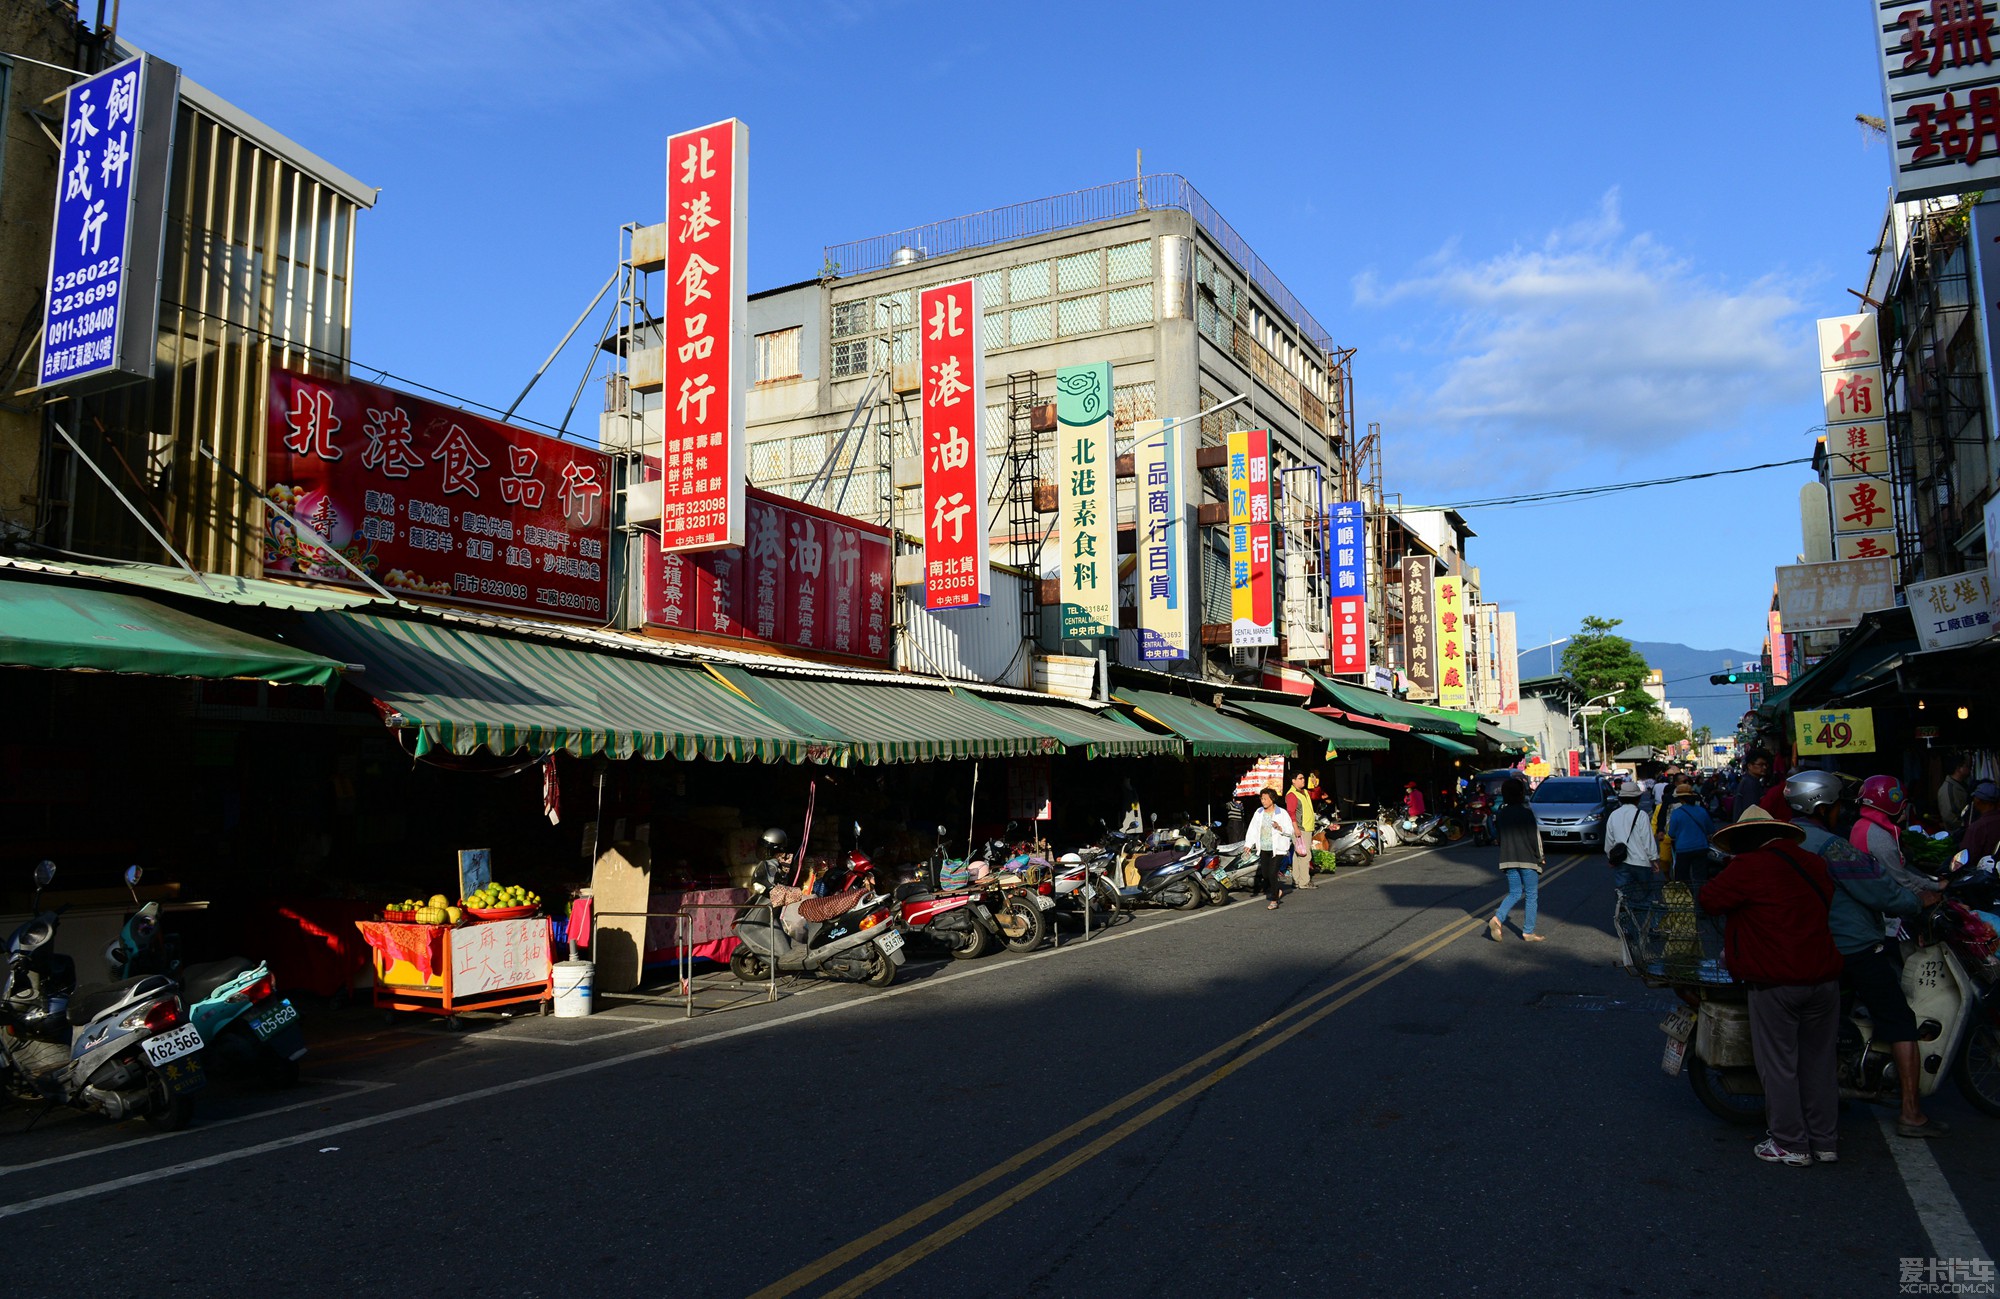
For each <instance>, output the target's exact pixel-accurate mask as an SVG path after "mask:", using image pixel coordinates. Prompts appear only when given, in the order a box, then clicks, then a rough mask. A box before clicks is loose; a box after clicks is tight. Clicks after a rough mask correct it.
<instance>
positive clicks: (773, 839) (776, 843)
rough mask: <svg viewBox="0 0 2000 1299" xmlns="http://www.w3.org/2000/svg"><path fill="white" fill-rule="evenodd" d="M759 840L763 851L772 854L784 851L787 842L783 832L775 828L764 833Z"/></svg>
mask: <svg viewBox="0 0 2000 1299" xmlns="http://www.w3.org/2000/svg"><path fill="white" fill-rule="evenodd" d="M761 840H762V842H763V844H764V848H765V850H766V851H767V852H772V853H781V852H783V851H784V850H785V844H786V843H787V842H788V841H787V839H786V838H785V832H784V831H783V830H779V829H776V828H775V827H774V828H772V829H769V830H766V831H764V833H763V835H762V836H761Z"/></svg>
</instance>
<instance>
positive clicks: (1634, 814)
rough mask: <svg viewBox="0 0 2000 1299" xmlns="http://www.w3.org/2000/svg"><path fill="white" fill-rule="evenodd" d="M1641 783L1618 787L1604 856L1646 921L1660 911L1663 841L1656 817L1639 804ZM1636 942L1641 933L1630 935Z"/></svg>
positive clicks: (1615, 883)
mask: <svg viewBox="0 0 2000 1299" xmlns="http://www.w3.org/2000/svg"><path fill="white" fill-rule="evenodd" d="M1639 792H1640V791H1639V786H1638V784H1637V782H1634V781H1627V782H1626V783H1625V784H1623V785H1621V786H1620V787H1619V789H1618V800H1619V801H1618V806H1617V808H1616V809H1614V810H1613V811H1612V813H1611V815H1610V816H1609V817H1607V818H1606V819H1605V822H1604V860H1605V861H1607V862H1609V863H1610V864H1611V887H1612V888H1613V889H1616V890H1617V892H1618V896H1619V897H1621V898H1623V899H1624V900H1625V906H1626V909H1627V910H1628V911H1630V912H1631V913H1632V914H1633V915H1634V916H1637V917H1640V918H1641V920H1642V923H1646V924H1650V923H1651V918H1652V917H1653V916H1654V915H1655V914H1656V913H1657V912H1658V911H1659V905H1660V866H1659V845H1658V842H1657V841H1656V840H1655V839H1654V838H1653V825H1652V820H1651V818H1649V817H1648V816H1647V815H1646V809H1645V808H1643V807H1641V806H1639ZM1627 937H1628V938H1629V939H1630V940H1632V941H1633V942H1634V943H1635V944H1636V943H1637V941H1638V938H1639V936H1638V935H1636V934H1631V935H1627Z"/></svg>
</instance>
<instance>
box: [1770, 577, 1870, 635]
mask: <svg viewBox="0 0 2000 1299" xmlns="http://www.w3.org/2000/svg"><path fill="white" fill-rule="evenodd" d="M1777 575H1778V614H1779V618H1780V622H1781V625H1782V626H1783V628H1784V630H1785V631H1786V632H1787V633H1791V632H1802V631H1833V630H1835V629H1837V628H1840V627H1853V626H1857V625H1858V624H1859V623H1860V622H1861V615H1863V614H1865V613H1870V612H1872V611H1874V610H1876V609H1887V608H1890V607H1891V606H1893V605H1894V604H1895V603H1896V567H1895V561H1894V560H1890V559H1850V560H1843V561H1835V562H1834V563H1831V564H1788V565H1785V566H1784V567H1781V568H1779V569H1778V574H1777Z"/></svg>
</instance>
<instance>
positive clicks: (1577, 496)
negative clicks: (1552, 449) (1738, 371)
mask: <svg viewBox="0 0 2000 1299" xmlns="http://www.w3.org/2000/svg"><path fill="white" fill-rule="evenodd" d="M1811 463H1812V457H1811V456H1800V457H1798V458H1797V459H1794V460H1772V461H1769V462H1768V463H1765V464H1761V465H1739V466H1737V467H1736V468H1734V469H1709V470H1705V471H1703V472H1701V473H1698V474H1675V475H1672V476H1671V477H1666V478H1641V479H1638V480H1635V481H1633V482H1628V483H1602V484H1599V485H1598V486H1595V487H1563V488H1558V489H1556V490H1553V491H1547V492H1528V493H1524V494H1522V495H1519V496H1489V497H1485V498H1482V499H1479V500H1470V501H1453V502H1451V503H1449V504H1446V505H1432V506H1425V507H1424V508H1426V509H1434V510H1490V509H1500V508H1502V507H1505V506H1510V505H1549V504H1553V503H1554V502H1557V501H1574V500H1586V499H1589V498H1591V497H1595V496H1612V495H1616V494H1618V493H1620V492H1636V491H1638V490H1640V489H1641V488H1645V487H1670V486H1672V485H1673V484H1675V483H1693V482H1700V481H1702V480H1703V479H1708V478H1726V477H1729V476H1731V475H1733V474H1755V473H1761V472H1763V471H1764V470H1766V469H1786V468H1790V467H1791V466H1793V465H1809V464H1811Z"/></svg>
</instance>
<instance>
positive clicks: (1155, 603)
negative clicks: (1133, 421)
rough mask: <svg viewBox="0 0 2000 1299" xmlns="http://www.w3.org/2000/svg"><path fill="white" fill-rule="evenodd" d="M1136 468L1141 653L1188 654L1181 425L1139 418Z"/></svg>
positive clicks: (1156, 657)
mask: <svg viewBox="0 0 2000 1299" xmlns="http://www.w3.org/2000/svg"><path fill="white" fill-rule="evenodd" d="M1132 433H1133V436H1134V439H1135V440H1134V442H1133V444H1132V473H1133V477H1134V481H1135V483H1136V487H1135V490H1136V491H1137V492H1138V494H1139V496H1138V503H1139V507H1138V508H1139V567H1138V579H1137V580H1138V584H1139V656H1140V657H1141V658H1143V659H1145V660H1146V661H1147V662H1149V663H1151V662H1158V661H1162V660H1167V659H1184V658H1186V657H1187V656H1188V619H1187V606H1186V605H1184V604H1183V603H1182V601H1181V593H1182V591H1183V590H1184V587H1183V586H1182V583H1181V563H1182V556H1183V554H1184V550H1185V548H1184V546H1183V545H1182V535H1181V534H1182V531H1183V529H1184V528H1185V524H1183V523H1182V521H1181V494H1180V465H1181V425H1180V422H1179V421H1175V422H1174V423H1172V424H1168V423H1167V422H1166V421H1164V420H1157V419H1149V420H1141V421H1139V423H1138V424H1137V425H1135V426H1134V427H1133V429H1132Z"/></svg>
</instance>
